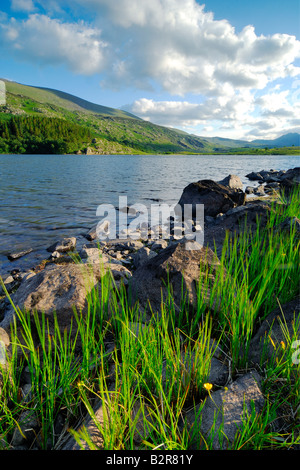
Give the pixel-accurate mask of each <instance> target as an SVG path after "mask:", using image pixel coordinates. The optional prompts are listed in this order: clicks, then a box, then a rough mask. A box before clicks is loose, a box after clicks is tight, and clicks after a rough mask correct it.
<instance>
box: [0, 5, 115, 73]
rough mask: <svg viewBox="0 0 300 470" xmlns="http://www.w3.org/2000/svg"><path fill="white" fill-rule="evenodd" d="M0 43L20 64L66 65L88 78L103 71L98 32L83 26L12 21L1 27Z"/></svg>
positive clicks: (42, 19)
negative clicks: (18, 58)
mask: <svg viewBox="0 0 300 470" xmlns="http://www.w3.org/2000/svg"><path fill="white" fill-rule="evenodd" d="M0 34H1V36H2V37H1V39H2V42H3V43H4V44H5V46H6V48H7V49H8V50H10V51H11V53H17V54H18V56H19V57H20V58H21V59H23V60H29V61H33V62H37V63H40V64H46V65H49V64H50V65H60V64H66V65H67V66H69V67H70V69H71V70H72V71H73V72H75V73H80V74H83V75H91V74H95V73H98V72H99V71H101V70H102V69H103V67H104V63H105V60H104V51H105V47H106V44H105V43H104V42H103V41H102V40H101V39H100V37H101V35H100V31H99V30H98V29H96V28H91V27H88V26H86V25H84V24H83V23H79V24H69V23H62V22H60V21H59V20H55V19H51V18H49V17H47V16H45V15H38V14H34V15H30V16H29V18H28V19H27V20H25V21H22V22H17V21H16V20H14V19H12V20H11V22H10V23H9V24H2V25H0Z"/></svg>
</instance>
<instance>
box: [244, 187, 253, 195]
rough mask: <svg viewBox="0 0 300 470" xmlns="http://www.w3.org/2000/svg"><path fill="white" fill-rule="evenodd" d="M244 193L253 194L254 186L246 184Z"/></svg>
mask: <svg viewBox="0 0 300 470" xmlns="http://www.w3.org/2000/svg"><path fill="white" fill-rule="evenodd" d="M245 193H246V194H253V193H254V188H253V187H252V186H247V187H246V189H245Z"/></svg>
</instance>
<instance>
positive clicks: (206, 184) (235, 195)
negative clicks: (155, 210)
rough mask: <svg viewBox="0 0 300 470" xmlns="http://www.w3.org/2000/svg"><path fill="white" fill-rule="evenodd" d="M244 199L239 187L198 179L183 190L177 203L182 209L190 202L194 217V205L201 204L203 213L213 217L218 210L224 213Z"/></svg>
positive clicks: (240, 203)
mask: <svg viewBox="0 0 300 470" xmlns="http://www.w3.org/2000/svg"><path fill="white" fill-rule="evenodd" d="M245 201H246V195H245V193H244V192H243V191H241V190H239V189H231V188H228V187H226V186H223V185H221V184H219V183H216V182H215V181H212V180H200V181H198V182H197V183H191V184H189V185H188V186H187V187H186V188H185V189H184V190H183V193H182V195H181V198H180V200H179V202H178V205H179V206H181V208H182V209H184V205H185V204H191V205H192V212H193V218H194V217H195V216H196V205H197V204H203V205H204V215H205V216H211V217H215V216H216V215H218V214H219V213H220V212H222V213H223V214H225V213H226V212H227V211H229V209H232V208H233V207H236V206H240V205H243V204H245ZM175 212H176V209H175Z"/></svg>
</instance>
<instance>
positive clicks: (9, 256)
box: [7, 248, 33, 261]
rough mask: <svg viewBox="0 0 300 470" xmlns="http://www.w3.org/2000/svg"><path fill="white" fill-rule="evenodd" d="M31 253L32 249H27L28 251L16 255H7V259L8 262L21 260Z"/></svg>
mask: <svg viewBox="0 0 300 470" xmlns="http://www.w3.org/2000/svg"><path fill="white" fill-rule="evenodd" d="M32 251H33V250H32V248H29V249H28V250H23V251H18V252H16V253H10V254H9V255H7V257H8V259H9V261H15V260H17V259H19V258H22V257H23V256H26V255H28V254H29V253H31V252H32Z"/></svg>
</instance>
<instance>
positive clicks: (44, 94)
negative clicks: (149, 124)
mask: <svg viewBox="0 0 300 470" xmlns="http://www.w3.org/2000/svg"><path fill="white" fill-rule="evenodd" d="M3 81H4V82H5V84H6V90H7V92H8V93H10V94H14V95H17V96H18V95H19V96H20V97H22V96H23V97H27V98H31V99H32V100H34V101H36V102H39V103H44V104H48V105H53V106H58V107H61V108H64V109H66V110H68V111H84V112H92V113H97V114H101V115H104V116H116V117H124V118H134V119H139V118H138V117H136V116H134V115H133V114H130V113H127V112H126V111H121V110H119V109H114V108H108V107H106V106H100V105H98V104H94V103H90V102H89V101H86V100H83V99H81V98H78V97H77V96H74V95H70V94H69V93H65V92H63V91H59V90H52V89H50V88H42V87H33V86H28V85H22V84H20V83H16V82H10V81H8V80H3Z"/></svg>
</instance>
